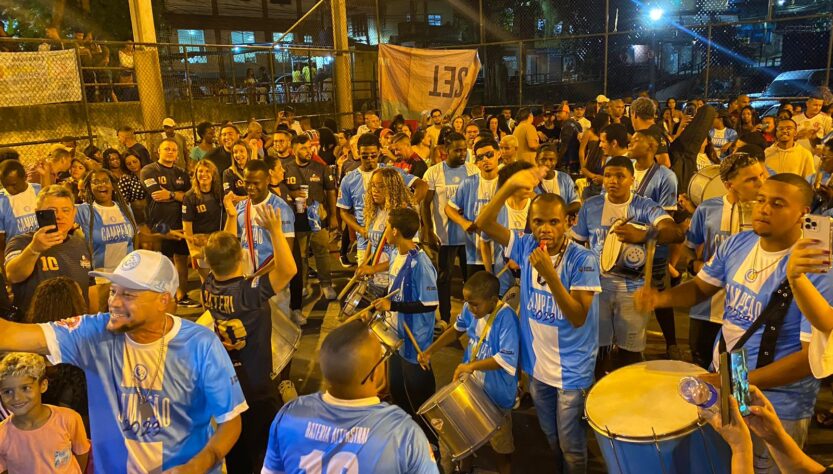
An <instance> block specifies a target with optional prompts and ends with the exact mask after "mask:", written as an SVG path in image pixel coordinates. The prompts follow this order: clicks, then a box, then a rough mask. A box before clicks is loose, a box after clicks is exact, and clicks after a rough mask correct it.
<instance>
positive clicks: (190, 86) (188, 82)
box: [182, 48, 200, 146]
mask: <svg viewBox="0 0 833 474" xmlns="http://www.w3.org/2000/svg"><path fill="white" fill-rule="evenodd" d="M182 52H183V53H184V61H185V87H186V89H185V90H186V92H187V93H188V109H189V111H190V112H191V133H192V134H193V135H194V146H198V145H199V143H200V142H199V139H198V138H197V117H196V114H195V113H194V88H193V81H192V79H191V70H190V68H189V67H188V48H182Z"/></svg>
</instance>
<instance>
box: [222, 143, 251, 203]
mask: <svg viewBox="0 0 833 474" xmlns="http://www.w3.org/2000/svg"><path fill="white" fill-rule="evenodd" d="M251 156H252V149H251V148H249V145H248V144H246V142H244V141H243V140H238V141H237V142H235V143H234V145H232V146H231V166H229V167H228V169H227V170H225V171H223V193H232V194H233V195H234V196H233V198H232V201H233V202H234V204H235V205H236V204H237V203H238V202H240V201H242V200H244V199H246V197H247V194H246V185H245V184H244V183H243V168H244V167H245V166H246V163H248V162H249V159H250V158H251Z"/></svg>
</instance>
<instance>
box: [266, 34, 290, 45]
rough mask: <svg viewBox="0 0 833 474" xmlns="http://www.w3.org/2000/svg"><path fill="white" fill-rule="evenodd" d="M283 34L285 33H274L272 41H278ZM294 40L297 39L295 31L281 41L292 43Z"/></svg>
mask: <svg viewBox="0 0 833 474" xmlns="http://www.w3.org/2000/svg"><path fill="white" fill-rule="evenodd" d="M281 36H283V33H272V41H277V40H278V38H280V37H281ZM293 41H295V33H289V34H287V35H286V37H284V39H283V40H281V43H290V44H291V43H292V42H293Z"/></svg>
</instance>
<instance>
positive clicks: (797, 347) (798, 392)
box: [697, 231, 833, 420]
mask: <svg viewBox="0 0 833 474" xmlns="http://www.w3.org/2000/svg"><path fill="white" fill-rule="evenodd" d="M759 241H760V237H758V235H756V234H755V233H754V232H751V231H750V232H741V233H739V234H736V235H733V236H731V237H729V238H728V239H727V240H726V241H725V242H723V244H721V245H720V247H718V249H717V251H716V252H715V253H714V255H713V256H712V258H711V259H710V260H709V262H708V263H707V264H706V266H705V267H703V269H702V270H701V271H700V273H698V274H697V277H698V278H700V279H701V280H703V281H704V282H706V283H708V284H710V285H712V286H716V287H718V288H725V289H726V299H725V304H724V314H723V327H722V329H721V332H722V334H723V338H724V339H725V340H726V349H727V350H730V351H731V350H732V349H733V348H734V346H735V344H736V343H737V341H738V340H739V339H740V338H741V337H742V336H743V334H744V333H745V332H746V330H747V329H748V328H749V327H750V326H751V325H752V323H753V322H754V321H755V320H756V319H758V317H759V316H760V315H761V313H762V312H763V310H764V308H765V307H766V305H767V303H769V300H770V297H771V295H772V293H773V292H774V291H775V290H776V289H777V288H778V286H779V285H780V284H781V282H782V281H784V279H785V278H786V276H787V260H788V258H789V252H790V249H789V248H788V249H786V250H783V251H781V252H767V251H765V250H763V249H761V247H760V244H759ZM750 270H755V271H758V272H759V273H757V277H756V278H754V279H752V281H750V278H749V274H750ZM807 278H809V279H810V281H811V282H812V283H813V285H814V286H815V287H816V288H817V289H818V290H819V293H821V294H822V296H823V297H824V298H825V299H826V300H827V301H833V279H831V278H832V277H831V275H828V274H821V273H812V274H810V273H808V274H807ZM763 331H764V328H763V327H761V328H759V329H758V331H757V332H755V334H753V335H752V337H751V338H749V340H748V341H747V342H746V344H745V345H744V346H743V347H745V348H746V351H747V361H748V365H749V370H752V369H754V368H755V367H757V361H758V349H759V347H760V344H761V336H762V335H763ZM810 335H811V326H810V323H809V322H808V321H807V319H805V318H804V316H803V315H802V314H801V311H799V309H798V306H797V305H796V303H795V301H793V302H792V304H791V305H790V307H789V309H788V310H787V315H786V317H785V318H784V322H783V324H782V325H781V331H780V333H779V334H778V340H777V344H776V346H775V358H774V360H779V359H783V358H784V357H786V356H788V355H790V354H793V353H796V352H799V351H801V343H802V342H808V343H809V341H810ZM717 350H718V347H717V345H715V356H714V360H715V361H717V360H719V359H718V357H717ZM818 388H819V383H818V381H817V380H816V379H815V378H814V377H812V376H807V377H805V378H803V379H801V380H799V381H798V382H794V383H791V384H789V385H785V386H781V387H775V388H771V389H766V390H764V394H766V396H767V398H769V401H770V402H772V406H773V407H775V411H776V412H777V414H778V417H779V418H780V419H782V420H799V419H802V418H809V417H810V416H812V414H813V407H814V405H815V401H816V394H817V393H818Z"/></svg>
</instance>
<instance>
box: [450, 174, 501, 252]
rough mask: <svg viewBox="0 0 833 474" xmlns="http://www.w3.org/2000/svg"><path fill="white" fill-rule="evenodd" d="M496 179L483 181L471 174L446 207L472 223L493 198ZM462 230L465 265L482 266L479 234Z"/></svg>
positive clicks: (477, 175)
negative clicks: (464, 244) (464, 242)
mask: <svg viewBox="0 0 833 474" xmlns="http://www.w3.org/2000/svg"><path fill="white" fill-rule="evenodd" d="M496 190H497V177H495V178H494V179H490V180H487V179H483V177H482V176H480V174H479V173H478V174H473V175H471V176H468V177H466V178H465V179H463V183H462V184H461V185H460V187H459V188H458V189H457V193H456V194H455V195H454V197H452V198H451V199H449V200H448V205H449V206H451V207H452V208H454V209H456V210H457V211H458V212H459V213H460V214H462V215H463V217H465V218H466V219H468V220H470V221H472V222H474V221H475V220H476V219H477V216H478V214H480V210H481V209H483V206H485V205H486V204H487V203H488V202H489V201H491V200H492V198H493V197H494V196H495V191H496ZM465 230H466V229H463V233H464V234H465V238H466V263H468V264H469V265H483V257H482V255H480V242H481V241H482V239H481V237H480V234H479V233H477V232H475V233H468V232H466V231H465Z"/></svg>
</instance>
